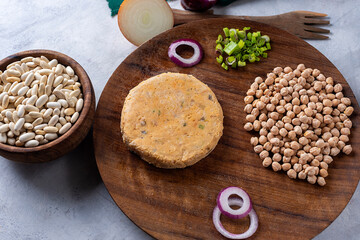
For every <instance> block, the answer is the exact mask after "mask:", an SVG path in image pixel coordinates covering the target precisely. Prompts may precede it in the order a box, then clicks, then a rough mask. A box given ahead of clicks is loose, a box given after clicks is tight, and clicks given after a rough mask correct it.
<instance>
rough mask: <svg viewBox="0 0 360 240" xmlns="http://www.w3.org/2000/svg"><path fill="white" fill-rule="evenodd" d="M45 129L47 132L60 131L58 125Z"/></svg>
mask: <svg viewBox="0 0 360 240" xmlns="http://www.w3.org/2000/svg"><path fill="white" fill-rule="evenodd" d="M44 131H45V132H46V133H56V132H58V129H57V127H44Z"/></svg>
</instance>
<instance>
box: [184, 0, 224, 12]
mask: <svg viewBox="0 0 360 240" xmlns="http://www.w3.org/2000/svg"><path fill="white" fill-rule="evenodd" d="M216 2H217V0H181V6H183V8H184V9H186V10H190V11H199V12H200V11H206V10H208V9H210V8H212V7H213V6H214V5H215V3H216Z"/></svg>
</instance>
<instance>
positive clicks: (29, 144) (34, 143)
mask: <svg viewBox="0 0 360 240" xmlns="http://www.w3.org/2000/svg"><path fill="white" fill-rule="evenodd" d="M36 146H39V141H37V140H30V141H27V142H26V143H25V147H36Z"/></svg>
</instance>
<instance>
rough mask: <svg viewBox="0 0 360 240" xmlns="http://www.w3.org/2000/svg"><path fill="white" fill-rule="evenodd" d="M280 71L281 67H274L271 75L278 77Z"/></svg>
mask: <svg viewBox="0 0 360 240" xmlns="http://www.w3.org/2000/svg"><path fill="white" fill-rule="evenodd" d="M282 71H283V68H282V67H276V68H274V70H273V73H275V74H277V75H279V74H280V73H281V72H282Z"/></svg>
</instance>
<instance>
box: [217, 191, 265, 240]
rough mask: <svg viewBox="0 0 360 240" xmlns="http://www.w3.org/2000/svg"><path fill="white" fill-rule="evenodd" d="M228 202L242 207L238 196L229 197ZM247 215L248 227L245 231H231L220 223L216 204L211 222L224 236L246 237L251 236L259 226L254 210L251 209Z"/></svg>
mask: <svg viewBox="0 0 360 240" xmlns="http://www.w3.org/2000/svg"><path fill="white" fill-rule="evenodd" d="M228 204H229V205H231V206H234V205H235V206H239V207H242V206H243V201H242V200H241V199H238V198H231V199H229V202H228ZM248 215H249V217H250V227H249V229H248V230H247V231H246V232H244V233H241V234H234V233H231V232H229V231H227V230H226V229H225V228H224V226H223V225H222V224H221V221H220V216H221V211H220V209H219V207H218V206H216V207H215V208H214V211H213V222H214V225H215V228H216V230H218V232H219V233H220V234H221V235H223V236H224V237H227V238H230V239H246V238H249V237H251V236H252V235H253V234H254V233H255V232H256V230H257V228H258V226H259V220H258V217H257V215H256V212H255V210H254V209H251V210H250V212H249V214H248Z"/></svg>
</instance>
